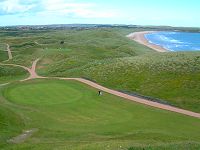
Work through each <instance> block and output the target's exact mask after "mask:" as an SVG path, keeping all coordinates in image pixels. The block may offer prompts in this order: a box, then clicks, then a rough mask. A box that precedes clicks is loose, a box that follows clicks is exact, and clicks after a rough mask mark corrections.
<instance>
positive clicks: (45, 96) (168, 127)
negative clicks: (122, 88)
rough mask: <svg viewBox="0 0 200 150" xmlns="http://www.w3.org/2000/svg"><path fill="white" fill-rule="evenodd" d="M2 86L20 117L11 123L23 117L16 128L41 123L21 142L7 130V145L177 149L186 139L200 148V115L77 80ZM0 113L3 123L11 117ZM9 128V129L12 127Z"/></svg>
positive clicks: (5, 97)
mask: <svg viewBox="0 0 200 150" xmlns="http://www.w3.org/2000/svg"><path fill="white" fill-rule="evenodd" d="M1 91H2V93H3V97H2V96H1V97H0V100H1V105H2V107H8V108H9V110H12V112H15V115H16V116H15V118H18V117H19V120H13V122H15V123H13V126H12V127H13V128H15V126H16V125H15V124H16V123H17V122H19V121H21V120H23V125H21V126H19V127H16V128H18V130H17V129H16V130H17V131H16V132H19V129H20V127H21V128H23V129H32V128H38V129H39V131H38V132H37V133H35V134H34V135H33V136H32V137H31V138H29V139H28V140H27V141H26V142H25V143H23V144H18V145H12V144H9V145H6V144H5V140H6V137H7V136H5V135H4V138H3V141H1V145H2V147H3V148H4V149H20V150H21V149H37V150H38V149H42V150H43V149H48V150H49V149H61V150H62V149H77V150H78V149H85V150H89V149H90V150H102V149H109V150H116V149H128V148H131V147H136V148H137V147H139V148H143V147H150V146H151V147H155V148H157V149H162V147H171V148H172V149H175V148H177V147H178V148H181V147H182V146H183V145H186V146H188V147H189V148H193V149H194V148H195V147H197V148H200V134H199V133H200V128H198V127H199V126H200V120H199V119H195V118H192V117H187V116H183V115H179V114H176V113H172V112H168V111H163V110H159V109H154V108H151V107H147V106H143V105H140V104H136V103H134V102H130V101H127V100H123V99H121V98H118V97H116V96H112V95H110V94H106V93H104V94H103V96H98V91H97V90H95V89H93V88H90V87H88V86H86V85H84V84H81V83H78V82H75V81H57V80H34V81H27V82H24V83H16V84H12V85H9V86H7V87H5V88H3V89H2V90H1ZM3 112H4V113H3V115H4V114H6V112H5V110H4V111H3ZM12 115H14V114H11V115H10V114H8V118H6V120H9V118H10V119H12ZM1 118H3V119H1V120H3V121H1V122H2V123H4V122H8V121H6V120H5V117H1ZM20 124H21V123H19V124H18V125H20ZM0 130H2V129H1V128H0ZM7 130H8V132H9V133H10V127H9V128H7ZM15 134H16V133H13V135H15ZM188 143H189V144H188Z"/></svg>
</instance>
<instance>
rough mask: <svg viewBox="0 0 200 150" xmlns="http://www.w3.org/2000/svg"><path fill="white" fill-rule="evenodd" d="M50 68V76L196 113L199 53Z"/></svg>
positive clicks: (199, 108)
mask: <svg viewBox="0 0 200 150" xmlns="http://www.w3.org/2000/svg"><path fill="white" fill-rule="evenodd" d="M51 68H52V70H51V69H50V70H49V72H50V74H51V75H53V76H68V77H84V78H87V79H91V80H94V81H96V82H98V83H101V84H102V85H105V86H107V87H110V88H114V89H116V90H121V91H124V92H125V91H126V92H129V93H136V94H140V95H145V96H150V97H153V98H159V99H161V100H165V101H166V102H167V103H169V104H171V105H175V106H177V107H181V108H184V109H188V110H192V111H196V112H200V94H199V93H200V90H199V89H200V82H199V81H200V70H199V68H200V53H199V52H193V53H164V54H160V53H156V54H147V55H142V56H137V57H125V58H117V59H107V60H101V61H94V62H92V63H88V64H87V65H84V66H81V67H77V68H73V69H66V70H64V71H61V72H58V71H54V67H51ZM55 68H56V69H57V67H55ZM51 71H52V72H51Z"/></svg>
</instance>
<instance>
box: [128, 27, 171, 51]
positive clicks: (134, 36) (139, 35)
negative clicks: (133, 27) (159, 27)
mask: <svg viewBox="0 0 200 150" xmlns="http://www.w3.org/2000/svg"><path fill="white" fill-rule="evenodd" d="M154 32H156V31H143V32H134V33H131V34H129V35H127V37H128V38H129V39H131V40H134V41H136V42H138V43H140V44H143V45H145V46H147V47H149V48H151V49H154V50H156V51H157V52H168V50H166V49H164V48H163V47H162V46H159V45H155V44H152V43H149V41H148V40H147V39H146V38H145V37H144V35H145V34H149V33H154Z"/></svg>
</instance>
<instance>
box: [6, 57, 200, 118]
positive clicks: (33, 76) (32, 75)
mask: <svg viewBox="0 0 200 150" xmlns="http://www.w3.org/2000/svg"><path fill="white" fill-rule="evenodd" d="M38 61H39V59H37V60H35V61H34V62H33V64H32V67H31V68H27V67H25V66H21V65H14V64H7V65H10V66H17V67H22V68H24V69H25V70H27V71H28V72H29V74H30V76H29V77H28V78H27V79H24V80H21V81H27V80H31V79H44V78H46V79H59V80H75V81H78V82H81V83H84V84H87V85H89V86H91V87H93V88H96V89H98V90H101V91H104V92H107V93H110V94H113V95H116V96H119V97H122V98H125V99H127V100H131V101H134V102H137V103H140V104H144V105H147V106H151V107H155V108H159V109H163V110H167V111H171V112H176V113H179V114H183V115H187V116H192V117H195V118H200V114H199V113H195V112H192V111H188V110H184V109H180V108H176V107H173V106H169V105H165V104H160V103H157V102H152V101H149V100H145V99H143V98H138V97H134V96H130V95H128V94H124V93H122V92H118V91H115V90H112V89H108V88H106V87H103V86H101V85H99V84H97V83H94V82H92V81H89V80H86V79H82V78H62V77H41V76H39V75H37V73H36V70H35V69H36V65H37V62H38ZM4 65H5V64H4Z"/></svg>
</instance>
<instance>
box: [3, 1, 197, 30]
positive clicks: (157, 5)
mask: <svg viewBox="0 0 200 150" xmlns="http://www.w3.org/2000/svg"><path fill="white" fill-rule="evenodd" d="M76 23H80V24H132V25H167V26H181V27H182V26H185V27H200V0H0V26H10V25H45V24H76Z"/></svg>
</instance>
